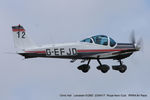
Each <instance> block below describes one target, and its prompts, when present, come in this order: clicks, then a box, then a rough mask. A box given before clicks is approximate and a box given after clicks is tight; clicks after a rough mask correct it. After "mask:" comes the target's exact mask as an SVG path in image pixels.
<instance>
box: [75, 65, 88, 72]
mask: <svg viewBox="0 0 150 100" xmlns="http://www.w3.org/2000/svg"><path fill="white" fill-rule="evenodd" d="M78 69H79V70H81V71H82V72H83V73H87V72H88V71H89V69H90V66H89V65H87V64H83V65H80V66H79V67H78Z"/></svg>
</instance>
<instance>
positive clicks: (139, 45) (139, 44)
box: [130, 30, 143, 51]
mask: <svg viewBox="0 0 150 100" xmlns="http://www.w3.org/2000/svg"><path fill="white" fill-rule="evenodd" d="M130 42H131V43H132V44H133V46H134V48H135V49H136V50H137V51H139V50H140V49H141V48H142V47H143V39H142V38H140V39H139V40H138V41H136V39H135V31H134V30H132V32H131V36H130Z"/></svg>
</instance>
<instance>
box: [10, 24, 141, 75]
mask: <svg viewBox="0 0 150 100" xmlns="http://www.w3.org/2000/svg"><path fill="white" fill-rule="evenodd" d="M12 31H13V37H14V44H15V47H16V48H19V49H21V50H22V52H17V53H18V54H19V55H22V56H24V57H25V58H36V57H44V58H62V59H66V58H67V59H72V60H71V61H70V62H75V61H76V60H77V59H82V61H81V62H84V61H86V60H88V63H87V64H83V65H80V66H79V67H78V69H79V70H81V71H82V72H84V73H86V72H88V71H89V69H90V66H89V63H90V61H91V60H93V59H94V60H97V61H98V63H99V66H98V67H97V69H98V70H101V71H102V72H103V73H106V72H107V71H108V70H109V69H110V67H109V66H108V65H106V64H102V63H101V62H100V59H113V60H118V61H119V62H120V65H115V66H112V69H114V70H118V71H120V72H121V73H124V72H125V71H126V69H127V67H126V65H124V64H122V61H121V60H122V59H124V58H127V57H129V56H130V55H131V54H132V53H133V52H135V51H139V50H140V48H141V47H140V44H141V41H139V42H137V43H135V38H134V36H133V35H132V43H116V42H115V41H114V40H113V39H112V38H111V37H108V36H105V35H96V36H92V37H89V38H86V39H84V40H82V41H80V42H75V43H63V44H49V45H43V46H37V45H36V44H35V43H33V42H32V41H31V40H30V39H29V37H28V36H27V33H26V32H25V29H24V28H23V26H21V25H18V26H12Z"/></svg>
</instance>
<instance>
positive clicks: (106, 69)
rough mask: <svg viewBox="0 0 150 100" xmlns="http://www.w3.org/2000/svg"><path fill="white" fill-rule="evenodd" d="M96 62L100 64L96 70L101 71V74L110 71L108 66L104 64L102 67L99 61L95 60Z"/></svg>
mask: <svg viewBox="0 0 150 100" xmlns="http://www.w3.org/2000/svg"><path fill="white" fill-rule="evenodd" d="M97 62H98V63H99V64H100V65H99V66H98V67H97V69H98V70H101V72H103V73H106V72H108V70H109V69H110V67H109V66H108V65H106V64H103V65H102V64H101V62H100V60H99V59H97Z"/></svg>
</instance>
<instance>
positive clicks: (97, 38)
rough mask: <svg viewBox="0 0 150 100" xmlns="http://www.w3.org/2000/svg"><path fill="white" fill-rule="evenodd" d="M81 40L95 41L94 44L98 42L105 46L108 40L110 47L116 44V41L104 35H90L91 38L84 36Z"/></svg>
mask: <svg viewBox="0 0 150 100" xmlns="http://www.w3.org/2000/svg"><path fill="white" fill-rule="evenodd" d="M81 42H88V43H95V44H100V45H105V46H107V45H108V42H110V43H109V45H110V46H111V47H113V46H115V45H116V42H115V41H114V40H113V39H112V38H110V37H109V38H108V37H107V36H105V35H96V36H92V37H91V38H86V39H84V40H82V41H81Z"/></svg>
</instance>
